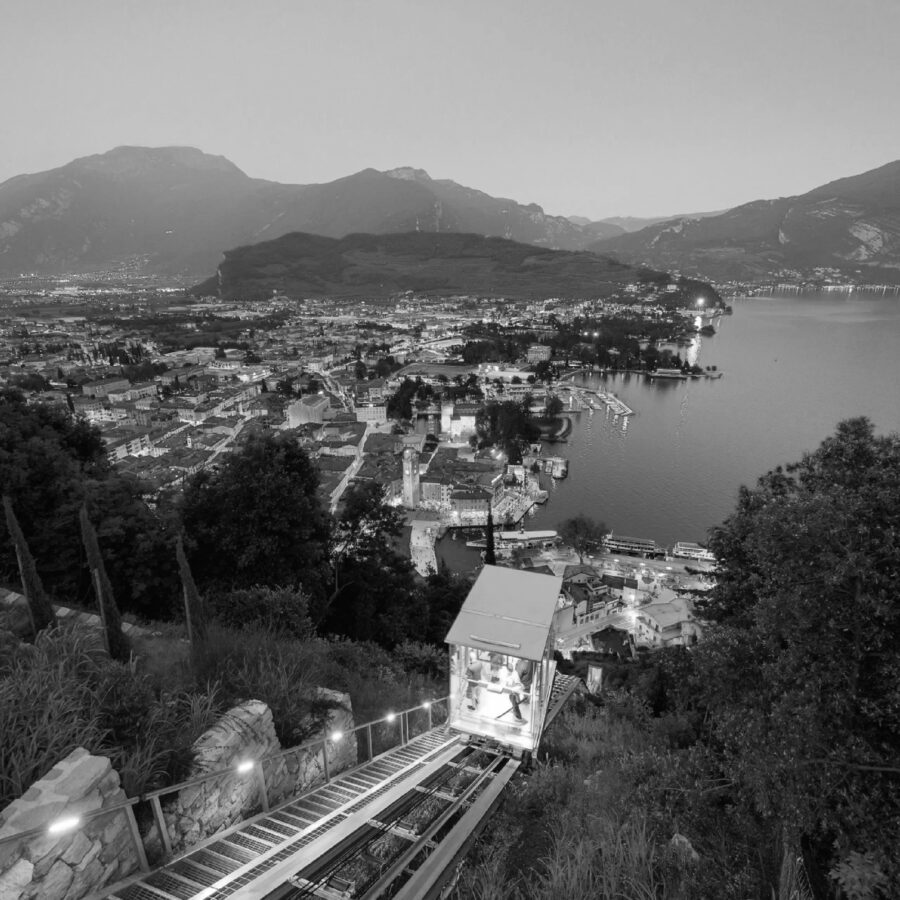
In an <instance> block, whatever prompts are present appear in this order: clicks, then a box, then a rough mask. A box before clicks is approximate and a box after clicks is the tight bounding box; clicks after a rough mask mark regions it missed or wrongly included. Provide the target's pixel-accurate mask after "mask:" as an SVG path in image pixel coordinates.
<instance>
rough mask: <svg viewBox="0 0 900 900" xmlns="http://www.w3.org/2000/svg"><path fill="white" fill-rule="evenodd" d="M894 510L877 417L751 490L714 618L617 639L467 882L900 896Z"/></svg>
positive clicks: (725, 893) (707, 599) (537, 887)
mask: <svg viewBox="0 0 900 900" xmlns="http://www.w3.org/2000/svg"><path fill="white" fill-rule="evenodd" d="M898 510H900V437H898V436H896V435H894V436H890V437H876V436H875V435H874V433H873V429H872V425H871V423H869V422H868V421H867V420H865V419H856V420H850V421H848V422H844V423H842V424H841V425H840V426H839V427H838V429H837V432H836V433H835V434H834V435H833V436H832V437H830V438H828V439H827V440H826V441H824V442H823V444H822V445H821V446H820V447H819V448H818V449H817V450H816V451H815V452H813V453H809V454H807V455H805V456H804V457H803V459H802V460H801V461H800V462H799V463H797V464H795V465H791V466H788V467H787V468H786V469H777V470H775V471H773V472H770V473H769V474H767V475H765V476H764V477H763V478H761V479H760V480H759V483H758V484H757V486H756V487H755V488H752V489H749V488H745V489H743V490H742V491H741V494H740V498H739V502H738V507H737V510H736V511H735V513H734V514H733V515H732V516H730V517H729V518H728V519H727V520H726V521H725V522H724V523H723V524H722V525H721V526H720V527H719V528H717V529H715V530H714V534H713V536H712V540H711V541H710V547H711V549H713V551H714V552H715V553H716V555H717V557H718V559H719V575H718V584H717V586H716V587H715V588H714V589H713V590H712V591H710V592H709V593H708V594H706V595H705V596H704V597H702V598H701V599H699V600H698V605H699V606H700V607H701V608H702V614H703V615H704V616H705V617H706V618H707V619H708V620H709V621H710V623H711V625H710V627H709V628H708V629H707V631H706V633H705V635H704V639H703V640H702V641H701V642H700V643H699V644H698V645H697V646H696V647H694V648H692V649H691V650H686V649H684V648H670V649H663V650H660V651H656V652H654V653H648V654H639V655H638V657H637V658H636V659H634V660H629V661H625V662H622V661H619V660H613V661H610V660H608V659H607V660H601V665H602V666H603V668H604V682H605V692H604V695H603V697H602V699H601V700H600V701H598V702H599V706H598V707H597V708H594V705H593V703H590V704H589V705H588V706H586V707H585V708H584V709H583V710H570V711H567V712H566V714H565V715H564V717H563V719H562V721H561V722H560V723H559V724H558V725H555V726H554V728H553V730H552V731H551V732H550V733H549V735H548V736H547V737H546V739H545V741H544V743H543V745H542V758H541V760H540V762H539V764H538V766H537V769H536V772H535V774H534V775H533V776H532V777H531V778H530V779H529V780H528V781H526V782H524V783H523V784H521V785H520V787H519V788H518V790H517V791H515V792H514V793H513V795H512V797H511V799H510V801H509V802H508V803H507V805H506V807H505V809H504V813H503V815H504V819H503V820H502V821H501V822H500V823H499V825H498V827H497V828H496V829H495V830H494V832H493V833H494V834H497V835H502V836H503V837H498V838H497V839H494V840H488V841H487V842H485V843H484V844H483V845H482V846H481V847H480V848H479V851H478V855H477V857H476V859H475V865H474V867H473V868H472V869H471V870H470V871H469V872H467V873H466V875H465V878H464V881H463V882H462V888H461V890H460V894H461V895H462V896H466V897H495V898H524V897H528V898H537V897H555V896H586V897H587V896H590V897H594V896H596V897H607V896H609V897H635V898H638V897H640V898H644V897H659V898H664V897H665V898H668V897H677V898H685V900H688V898H691V900H693V898H697V900H700V898H704V900H705V898H709V900H720V898H722V900H728V898H734V900H738V898H740V900H743V898H747V897H757V898H760V900H763V898H765V900H769V898H772V897H776V898H778V900H790V898H797V900H800V898H806V900H811V898H812V897H814V896H815V897H820V898H840V900H845V898H847V900H849V898H858V900H887V898H889V897H895V896H897V895H898V892H900V861H898V857H897V854H896V847H897V846H898V845H900V767H898V765H897V760H898V759H900V724H898V723H900V717H898V715H897V710H898V708H900V668H898V665H897V654H896V646H897V642H898V639H900V607H898V604H897V600H896V590H895V584H896V574H897V571H898V565H900V548H898V546H897V543H896V534H897V526H898V515H900V512H898ZM561 665H562V666H563V669H564V670H565V669H566V667H567V666H569V665H570V664H568V663H565V662H562V663H561ZM583 665H584V663H583V662H580V661H576V663H575V664H574V665H573V666H572V668H573V669H575V670H576V671H582V672H583V668H581V669H580V668H579V667H581V666H583ZM525 823H527V824H525ZM676 835H678V836H680V837H676ZM685 839H686V840H687V841H688V842H689V844H690V850H689V849H688V845H687V844H685ZM694 852H696V853H697V854H698V856H697V858H696V860H695V859H694V856H693V853H694Z"/></svg>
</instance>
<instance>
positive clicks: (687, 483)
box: [526, 293, 900, 545]
mask: <svg viewBox="0 0 900 900" xmlns="http://www.w3.org/2000/svg"><path fill="white" fill-rule="evenodd" d="M733 306H734V315H732V316H723V317H721V318H720V319H718V320H717V328H718V333H717V334H716V335H714V336H713V337H709V338H702V339H698V341H699V343H698V345H697V347H696V348H694V349H695V350H696V351H697V353H698V359H697V361H698V363H699V364H700V365H701V366H704V367H705V366H713V365H715V366H718V368H719V370H720V371H722V372H724V373H725V374H724V377H722V378H720V379H717V380H708V379H699V380H693V379H690V380H688V381H650V380H649V379H646V378H644V377H643V376H640V375H615V376H599V375H591V376H587V377H586V378H582V383H585V384H589V385H594V386H602V387H604V388H605V389H606V390H611V391H613V392H614V393H616V394H617V395H618V396H619V397H620V398H621V399H622V400H624V401H625V402H626V403H627V404H628V405H629V406H630V407H631V408H632V409H633V410H634V411H635V415H634V416H631V417H630V418H629V419H628V420H627V421H625V420H623V419H621V418H619V419H614V418H613V417H612V416H611V415H608V414H607V413H606V412H605V411H597V412H594V413H593V414H588V413H582V414H581V415H580V416H577V417H575V418H574V428H573V430H572V432H571V434H570V435H569V440H568V443H565V444H557V445H555V446H556V451H557V452H558V453H559V454H560V455H563V456H567V457H568V458H569V460H570V464H569V477H568V478H567V479H566V480H564V481H560V482H555V483H553V484H551V485H549V487H550V490H551V495H550V500H549V502H548V503H547V505H546V506H545V507H543V508H540V509H539V510H538V511H537V512H536V514H535V515H533V516H531V517H529V518H528V519H527V520H526V521H527V525H526V527H529V528H556V527H557V525H558V524H559V522H561V521H562V520H564V519H566V518H568V517H570V516H573V515H575V514H577V513H579V512H583V513H585V514H587V515H589V516H592V517H594V518H597V519H600V520H602V521H604V522H606V524H607V525H608V526H610V527H611V528H612V529H614V530H615V532H616V533H618V534H625V535H630V536H633V537H647V538H652V539H654V540H656V541H657V542H658V543H660V544H663V545H671V544H672V543H673V542H674V541H677V540H684V541H703V540H705V537H706V532H707V529H708V528H710V527H711V526H713V525H715V524H717V523H719V522H721V521H722V519H724V518H725V517H726V516H727V515H728V514H729V513H730V512H731V511H732V510H733V509H734V506H735V501H736V497H737V490H738V487H739V486H740V485H741V484H753V483H754V482H755V481H756V479H757V477H758V476H759V475H761V474H763V473H764V472H766V471H768V470H769V469H772V468H774V467H775V466H777V465H779V464H782V463H788V462H793V461H795V460H798V459H799V458H800V456H801V455H802V453H803V451H805V450H813V449H815V448H816V447H817V446H818V445H819V443H820V442H821V441H822V440H823V439H824V438H825V437H827V436H828V435H829V434H831V433H832V432H833V431H834V428H835V426H836V425H837V423H838V422H839V421H841V420H842V419H846V418H850V417H853V416H861V415H865V416H868V417H869V418H870V419H871V420H872V421H873V422H874V424H875V430H876V432H877V433H879V434H885V433H887V432H892V431H898V432H900V297H897V296H887V297H878V296H873V295H870V294H850V295H847V294H839V293H828V294H806V295H799V296H798V295H796V294H794V295H789V296H782V297H770V298H760V297H754V298H752V299H744V300H737V301H735V302H734V304H733ZM681 352H682V356H684V355H685V352H684V350H683V349H682V351H681ZM691 355H693V354H691Z"/></svg>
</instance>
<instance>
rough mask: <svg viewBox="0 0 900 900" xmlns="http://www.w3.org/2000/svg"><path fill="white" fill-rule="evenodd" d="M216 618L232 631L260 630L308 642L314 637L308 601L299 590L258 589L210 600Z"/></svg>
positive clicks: (259, 587)
mask: <svg viewBox="0 0 900 900" xmlns="http://www.w3.org/2000/svg"><path fill="white" fill-rule="evenodd" d="M211 600H212V602H211V605H212V609H213V615H214V616H215V617H216V619H218V621H219V622H221V623H222V624H223V625H227V626H228V627H229V628H248V627H251V628H257V629H262V630H264V631H268V632H271V633H272V634H278V635H285V636H290V637H295V638H299V639H301V640H305V639H306V638H309V637H312V634H313V630H314V629H313V624H312V620H311V619H310V617H309V599H308V597H307V596H306V594H304V593H303V592H302V591H300V590H295V589H294V588H286V587H274V588H273V587H266V586H265V585H259V584H258V585H255V586H254V587H251V588H247V589H246V590H237V591H229V592H227V593H220V594H216V595H214V596H213V597H212V598H211Z"/></svg>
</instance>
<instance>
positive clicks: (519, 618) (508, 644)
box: [446, 566, 562, 660]
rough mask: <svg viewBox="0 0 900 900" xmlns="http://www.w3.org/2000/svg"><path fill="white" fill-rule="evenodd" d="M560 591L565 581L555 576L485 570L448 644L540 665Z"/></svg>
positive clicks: (464, 606) (470, 593)
mask: <svg viewBox="0 0 900 900" xmlns="http://www.w3.org/2000/svg"><path fill="white" fill-rule="evenodd" d="M561 588H562V578H559V577H558V576H556V575H537V574H535V573H533V572H520V571H518V570H516V569H504V568H501V567H500V566H485V567H484V568H483V569H482V570H481V572H480V573H479V575H478V578H477V579H476V580H475V584H473V585H472V589H471V590H470V591H469V596H468V597H466V599H465V602H464V603H463V605H462V609H460V611H459V615H458V616H457V617H456V621H455V622H454V623H453V626H452V627H451V628H450V631H449V632H448V634H447V637H446V641H447V643H448V644H463V645H465V646H467V647H476V648H478V649H480V650H499V651H500V652H504V651H505V652H507V653H509V654H510V655H511V656H518V657H522V658H524V659H531V660H539V659H541V658H542V657H543V655H544V649H545V648H546V646H547V637H548V636H549V634H550V627H551V625H552V624H553V613H554V612H555V610H556V603H557V599H558V598H559V592H560V589H561Z"/></svg>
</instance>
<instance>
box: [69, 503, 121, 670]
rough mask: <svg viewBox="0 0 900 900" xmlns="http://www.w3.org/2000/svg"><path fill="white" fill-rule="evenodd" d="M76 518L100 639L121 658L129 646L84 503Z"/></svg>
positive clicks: (114, 657)
mask: <svg viewBox="0 0 900 900" xmlns="http://www.w3.org/2000/svg"><path fill="white" fill-rule="evenodd" d="M80 519H81V535H82V539H83V540H84V550H85V554H86V556H87V562H88V568H89V569H90V572H91V577H92V578H93V581H94V592H95V595H96V597H97V609H98V610H99V611H100V621H101V622H102V623H103V642H104V644H105V645H106V651H107V653H109V655H110V656H111V657H112V658H113V659H115V660H118V661H119V662H125V661H126V660H127V659H128V658H129V656H130V655H131V646H130V645H129V643H128V638H127V637H125V633H124V632H123V631H122V617H121V615H120V614H119V607H118V606H117V605H116V598H115V595H114V594H113V589H112V584H110V581H109V576H108V575H107V574H106V566H105V565H104V564H103V556H102V555H101V553H100V545H99V543H98V542H97V532H96V531H94V526H93V525H92V524H91V520H90V518H89V517H88V513H87V507H85V506H82V507H81V514H80Z"/></svg>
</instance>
